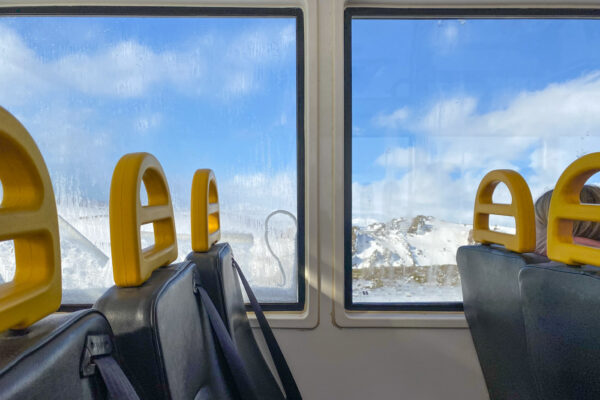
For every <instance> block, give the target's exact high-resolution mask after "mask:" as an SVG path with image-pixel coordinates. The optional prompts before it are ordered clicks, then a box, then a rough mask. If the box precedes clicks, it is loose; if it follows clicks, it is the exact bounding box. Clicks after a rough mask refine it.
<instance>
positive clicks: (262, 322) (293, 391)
mask: <svg viewBox="0 0 600 400" xmlns="http://www.w3.org/2000/svg"><path fill="white" fill-rule="evenodd" d="M233 268H234V269H235V270H236V271H237V273H238V275H239V276H240V279H241V280H242V284H243V285H244V289H245V290H246V294H247V295H248V299H249V300H250V305H251V306H252V310H253V311H254V314H256V320H257V321H258V325H259V326H260V330H261V331H262V334H263V336H264V338H265V341H266V342H267V347H268V348H269V352H270V353H271V358H272V359H273V362H274V363H275V368H276V369H277V374H278V375H279V379H281V383H282V385H283V389H284V390H285V394H286V399H287V400H302V396H301V395H300V390H298V386H297V385H296V381H295V380H294V376H293V375H292V371H290V367H289V366H288V364H287V362H286V361H285V357H284V355H283V352H282V351H281V348H280V347H279V344H277V339H275V335H274V334H273V331H272V330H271V327H270V326H269V322H268V321H267V318H266V317H265V313H264V312H263V310H262V308H261V306H260V304H259V303H258V300H257V299H256V296H255V295H254V292H253V291H252V288H251V287H250V284H249V283H248V281H247V280H246V277H245V276H244V273H243V272H242V269H241V268H240V266H239V265H238V263H237V262H236V261H235V260H233ZM215 311H216V310H215Z"/></svg>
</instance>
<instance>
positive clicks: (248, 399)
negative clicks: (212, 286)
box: [194, 283, 258, 400]
mask: <svg viewBox="0 0 600 400" xmlns="http://www.w3.org/2000/svg"><path fill="white" fill-rule="evenodd" d="M194 294H196V299H197V300H198V301H199V302H200V301H201V303H202V304H203V305H204V309H205V310H206V313H207V314H208V319H209V321H210V325H211V327H212V329H213V332H214V333H215V335H216V336H217V341H218V342H219V346H220V347H221V350H222V351H223V355H224V356H225V361H226V362H227V366H228V367H229V371H230V372H231V375H232V377H233V380H234V381H235V385H236V387H237V389H238V392H239V395H240V397H241V398H242V399H244V400H258V399H257V398H256V391H255V389H254V385H252V383H251V381H250V377H249V376H248V372H247V370H246V366H245V365H244V362H243V361H242V358H241V357H240V355H239V353H238V351H237V349H236V348H235V345H234V344H233V340H232V339H231V336H229V332H228V331H227V328H225V324H224V323H223V320H222V319H221V315H220V314H219V312H218V311H217V308H216V307H215V305H214V303H213V302H212V300H211V299H210V296H209V295H208V293H207V292H206V290H205V289H204V288H203V287H202V286H199V285H198V284H197V283H196V284H194ZM199 310H200V309H199Z"/></svg>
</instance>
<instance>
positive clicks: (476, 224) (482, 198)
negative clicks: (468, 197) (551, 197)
mask: <svg viewBox="0 0 600 400" xmlns="http://www.w3.org/2000/svg"><path fill="white" fill-rule="evenodd" d="M500 182H502V183H504V184H505V185H506V187H508V190H509V191H510V195H511V197H512V201H511V204H496V203H493V202H492V195H493V194H494V190H495V189H496V186H498V184H499V183H500ZM490 214H494V215H505V216H512V217H514V218H515V225H516V233H515V234H514V235H510V234H507V233H501V232H493V231H490ZM473 239H474V240H475V241H477V242H481V243H484V244H486V243H497V244H502V245H504V247H506V248H507V249H508V250H512V251H516V252H519V253H524V252H528V251H533V250H534V249H535V214H534V210H533V199H532V198H531V192H530V190H529V186H527V182H525V179H523V177H522V176H521V175H520V174H519V173H518V172H516V171H512V170H508V169H498V170H494V171H490V172H488V173H487V174H486V175H485V176H484V177H483V179H482V180H481V183H480V184H479V188H478V189H477V196H476V198H475V212H474V215H473Z"/></svg>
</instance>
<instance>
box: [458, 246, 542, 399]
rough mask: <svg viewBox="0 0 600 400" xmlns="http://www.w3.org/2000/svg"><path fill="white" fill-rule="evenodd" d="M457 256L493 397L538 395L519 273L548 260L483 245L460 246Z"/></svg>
mask: <svg viewBox="0 0 600 400" xmlns="http://www.w3.org/2000/svg"><path fill="white" fill-rule="evenodd" d="M456 258H457V262H458V268H459V271H460V277H461V282H462V291H463V303H464V309H465V316H466V318H467V321H468V323H469V328H470V330H471V336H472V337H473V343H474V345H475V349H476V351H477V356H478V358H479V362H480V364H481V369H482V371H483V375H484V377H485V381H486V384H487V388H488V392H489V394H490V398H491V399H492V400H500V399H507V400H508V399H536V398H538V397H537V392H536V390H535V385H534V383H533V375H532V374H531V371H530V369H529V368H528V364H527V343H526V339H525V330H524V323H523V316H522V313H521V303H520V293H519V275H518V274H519V271H520V269H521V268H522V267H524V266H525V265H527V264H529V263H536V262H545V261H547V260H548V259H547V258H546V257H542V256H539V255H537V254H533V253H527V254H518V253H514V252H512V251H508V250H506V249H504V248H501V247H495V246H482V245H476V246H463V247H460V248H459V249H458V253H457V257H456Z"/></svg>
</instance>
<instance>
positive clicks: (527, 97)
mask: <svg viewBox="0 0 600 400" xmlns="http://www.w3.org/2000/svg"><path fill="white" fill-rule="evenodd" d="M351 24H352V57H351V62H352V175H351V178H352V189H351V190H352V228H351V229H352V232H351V243H350V245H351V246H352V249H351V255H352V261H351V262H352V265H351V271H352V300H353V303H388V302H394V303H411V302H432V303H435V302H458V301H461V300H462V294H461V287H460V277H459V275H458V271H457V266H456V258H455V257H456V250H457V248H458V247H459V246H462V245H466V244H471V243H473V240H472V237H471V229H472V212H473V202H474V199H475V192H476V190H477V187H478V184H479V181H480V180H481V178H482V177H483V176H484V175H485V174H486V173H487V172H488V171H490V170H492V169H497V168H510V169H515V170H517V171H519V172H520V173H521V174H522V175H523V176H524V177H525V179H526V180H527V182H528V184H529V186H530V187H531V191H532V195H533V197H534V200H535V199H536V198H537V197H539V196H540V195H542V194H543V193H544V192H545V191H547V190H549V189H551V188H552V187H553V186H554V184H555V183H556V181H557V180H558V177H559V176H560V173H561V172H562V171H563V170H564V169H565V167H566V166H567V165H568V164H570V163H571V162H572V161H574V160H575V159H576V158H577V157H579V156H582V155H583V154H586V153H589V152H593V151H600V52H599V51H598V49H597V45H598V43H599V41H600V23H599V22H598V21H596V20H567V19H553V20H550V19H546V20H544V19H536V20H532V19H443V20H432V19H428V20H427V19H425V20H406V19H405V20H400V19H395V20H394V19H391V20H390V19H385V20H381V19H378V20H374V19H353V20H352V22H351ZM494 200H496V201H499V202H510V194H509V192H508V190H507V189H506V188H503V190H501V191H499V192H498V193H497V194H496V195H495V196H494ZM490 225H491V228H492V229H496V230H500V231H507V232H510V231H513V230H514V222H513V221H511V220H510V219H509V218H496V217H492V219H491V224H490Z"/></svg>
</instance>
